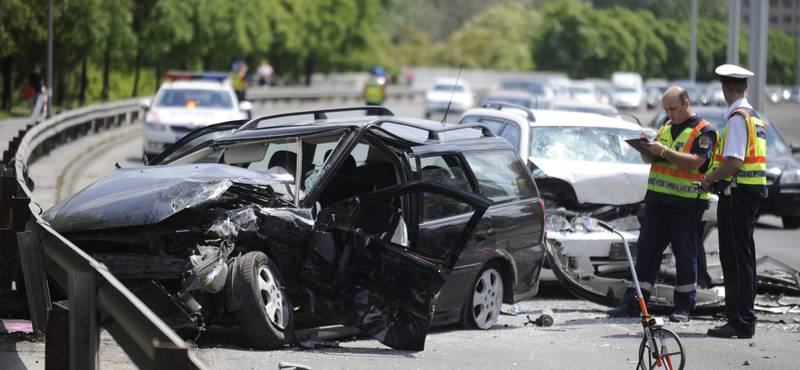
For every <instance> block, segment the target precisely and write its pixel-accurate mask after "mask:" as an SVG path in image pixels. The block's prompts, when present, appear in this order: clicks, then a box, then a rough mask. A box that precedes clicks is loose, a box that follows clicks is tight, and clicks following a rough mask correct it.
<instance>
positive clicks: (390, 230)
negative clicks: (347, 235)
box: [354, 196, 409, 247]
mask: <svg viewBox="0 0 800 370" xmlns="http://www.w3.org/2000/svg"><path fill="white" fill-rule="evenodd" d="M403 200H404V196H398V197H394V198H390V199H386V200H383V201H379V202H374V203H369V204H367V205H365V206H364V208H363V209H362V210H361V213H360V214H359V216H358V219H357V220H356V222H355V224H354V229H357V230H358V229H360V231H361V232H363V233H365V234H367V235H370V236H372V237H375V238H377V239H380V240H383V241H387V242H390V243H394V244H397V245H402V246H404V247H408V244H409V243H408V224H407V222H406V220H405V218H404V216H403V210H402V204H404V203H405V202H404V201H403Z"/></svg>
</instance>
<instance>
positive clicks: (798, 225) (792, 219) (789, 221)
mask: <svg viewBox="0 0 800 370" xmlns="http://www.w3.org/2000/svg"><path fill="white" fill-rule="evenodd" d="M781 219H782V220H783V227H784V228H785V229H800V216H788V215H783V216H781Z"/></svg>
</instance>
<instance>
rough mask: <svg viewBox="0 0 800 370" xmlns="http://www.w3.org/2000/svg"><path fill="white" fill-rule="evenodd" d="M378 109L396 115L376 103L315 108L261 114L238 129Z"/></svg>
mask: <svg viewBox="0 0 800 370" xmlns="http://www.w3.org/2000/svg"><path fill="white" fill-rule="evenodd" d="M370 110H372V111H377V112H378V115H381V116H394V113H392V111H390V110H389V108H386V107H382V106H378V105H374V106H365V107H346V108H329V109H315V110H304V111H298V112H288V113H279V114H273V115H269V116H261V117H256V118H253V119H252V120H251V121H250V122H247V123H246V124H245V125H244V126H242V127H241V128H239V130H237V131H244V130H249V129H252V128H255V127H256V126H258V123H259V122H261V121H266V120H270V119H276V118H284V117H293V116H304V115H307V114H313V115H314V119H315V120H318V119H326V118H328V116H327V115H326V114H325V113H336V112H352V111H370Z"/></svg>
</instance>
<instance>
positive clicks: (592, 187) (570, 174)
mask: <svg viewBox="0 0 800 370" xmlns="http://www.w3.org/2000/svg"><path fill="white" fill-rule="evenodd" d="M530 161H531V162H533V163H534V164H535V165H536V167H539V169H541V170H542V171H543V172H544V173H545V174H546V175H547V176H549V177H555V178H558V179H561V180H564V181H566V182H568V183H569V184H570V185H572V187H573V189H575V194H576V195H577V197H578V202H580V203H592V204H608V205H615V206H618V205H624V204H632V203H639V202H641V201H644V194H645V192H646V191H647V178H648V176H649V174H650V165H648V164H627V163H602V162H572V161H564V160H557V159H543V158H530Z"/></svg>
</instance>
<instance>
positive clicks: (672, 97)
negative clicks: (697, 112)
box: [661, 86, 694, 125]
mask: <svg viewBox="0 0 800 370" xmlns="http://www.w3.org/2000/svg"><path fill="white" fill-rule="evenodd" d="M661 105H663V106H664V112H666V113H667V117H669V119H671V120H672V122H673V123H675V124H678V125H680V124H682V123H683V122H685V121H686V120H687V119H689V117H691V116H694V112H693V111H692V106H691V104H690V102H689V93H687V92H686V89H684V88H682V87H680V86H672V87H670V88H669V89H667V91H665V92H664V96H663V97H662V98H661Z"/></svg>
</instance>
